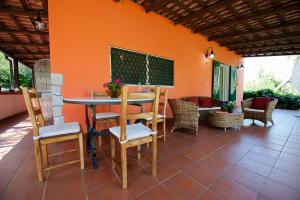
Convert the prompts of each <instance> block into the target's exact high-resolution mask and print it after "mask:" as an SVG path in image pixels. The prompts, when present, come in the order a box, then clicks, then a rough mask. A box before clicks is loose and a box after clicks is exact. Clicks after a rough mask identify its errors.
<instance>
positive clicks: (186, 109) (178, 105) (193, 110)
mask: <svg viewBox="0 0 300 200" xmlns="http://www.w3.org/2000/svg"><path fill="white" fill-rule="evenodd" d="M169 104H170V107H171V110H172V113H173V115H174V117H176V116H178V115H181V116H183V115H187V116H190V117H191V118H194V117H197V118H198V114H199V113H198V106H196V105H195V104H194V103H191V102H188V101H184V100H179V99H169Z"/></svg>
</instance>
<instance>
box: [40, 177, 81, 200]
mask: <svg viewBox="0 0 300 200" xmlns="http://www.w3.org/2000/svg"><path fill="white" fill-rule="evenodd" d="M50 173H51V172H50ZM84 198H85V190H84V184H83V180H82V177H81V174H79V173H70V174H65V175H64V176H61V177H58V178H55V179H52V180H48V183H47V186H46V192H45V198H44V199H45V200H52V199H55V200H60V199H84Z"/></svg>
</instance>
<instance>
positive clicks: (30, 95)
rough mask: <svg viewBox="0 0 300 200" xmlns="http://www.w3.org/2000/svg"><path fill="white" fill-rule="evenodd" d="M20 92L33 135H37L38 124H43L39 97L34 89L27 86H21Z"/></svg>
mask: <svg viewBox="0 0 300 200" xmlns="http://www.w3.org/2000/svg"><path fill="white" fill-rule="evenodd" d="M22 92H23V96H24V100H25V104H26V108H27V111H28V115H29V117H30V120H31V123H32V126H33V136H39V126H45V119H44V116H43V113H42V109H41V105H40V102H39V97H38V95H37V92H36V90H35V89H32V90H30V91H29V90H28V88H26V87H22ZM37 119H38V121H37ZM38 122H39V124H38Z"/></svg>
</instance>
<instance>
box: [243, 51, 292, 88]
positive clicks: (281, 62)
mask: <svg viewBox="0 0 300 200" xmlns="http://www.w3.org/2000/svg"><path fill="white" fill-rule="evenodd" d="M295 58H296V56H267V57H248V58H244V82H245V83H246V82H250V81H254V80H256V79H257V78H258V74H259V71H260V70H261V69H263V70H264V72H265V73H266V74H271V75H273V77H274V78H275V79H278V80H281V81H286V80H288V79H289V78H290V76H291V73H292V70H293V67H294V65H295V60H296V59H295ZM244 85H245V84H244Z"/></svg>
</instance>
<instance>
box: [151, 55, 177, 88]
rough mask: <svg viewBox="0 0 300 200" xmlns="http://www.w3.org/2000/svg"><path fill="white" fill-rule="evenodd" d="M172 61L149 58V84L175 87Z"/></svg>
mask: <svg viewBox="0 0 300 200" xmlns="http://www.w3.org/2000/svg"><path fill="white" fill-rule="evenodd" d="M173 77H174V63H173V61H172V60H168V59H164V58H159V57H154V56H149V82H150V84H151V85H168V86H172V85H174V78H173Z"/></svg>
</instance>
